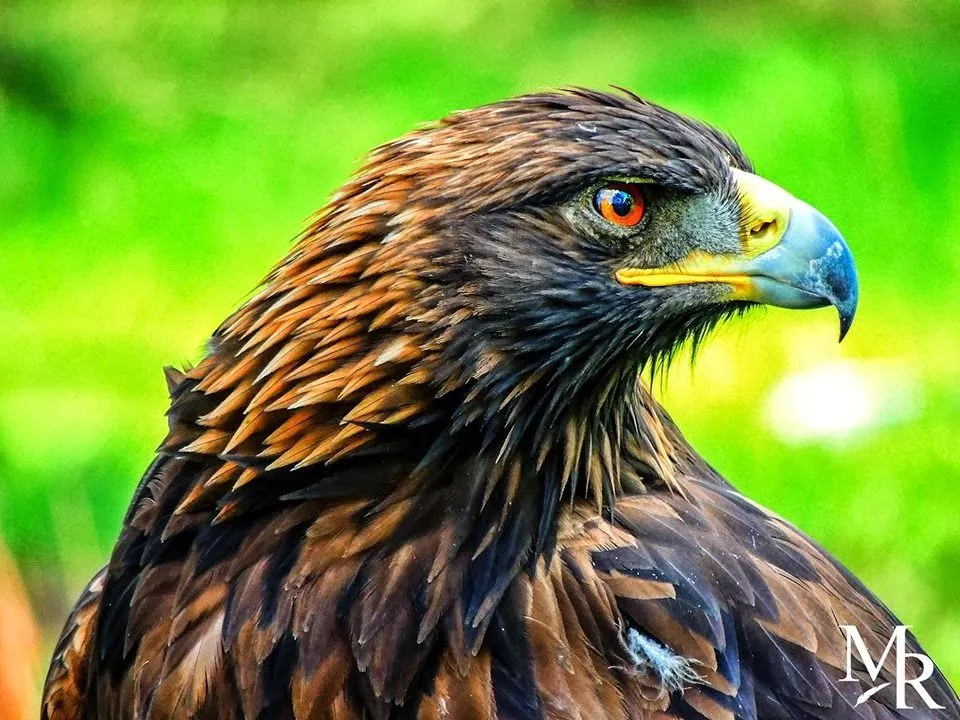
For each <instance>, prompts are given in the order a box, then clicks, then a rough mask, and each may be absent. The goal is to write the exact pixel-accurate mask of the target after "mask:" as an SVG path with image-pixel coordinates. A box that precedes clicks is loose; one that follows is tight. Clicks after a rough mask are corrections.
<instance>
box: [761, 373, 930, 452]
mask: <svg viewBox="0 0 960 720" xmlns="http://www.w3.org/2000/svg"><path fill="white" fill-rule="evenodd" d="M765 406H766V410H765V418H766V421H767V424H768V425H769V426H770V428H771V429H772V430H773V432H774V433H775V434H776V435H777V436H778V437H779V438H780V439H781V440H783V441H785V442H789V443H803V442H829V443H832V442H836V441H842V440H846V439H848V438H851V437H853V436H856V435H862V434H866V433H868V432H869V430H870V429H871V428H877V427H880V426H884V425H891V424H895V423H900V422H903V421H905V420H909V419H911V418H913V417H915V416H916V415H917V414H918V413H919V412H920V406H921V393H920V383H919V380H918V378H917V375H916V373H915V372H914V371H912V369H911V368H910V366H909V365H907V364H906V363H905V362H902V361H899V360H837V361H834V362H830V363H824V364H822V365H817V366H816V367H813V368H811V369H809V370H804V371H801V372H796V373H793V374H792V375H788V376H787V377H786V378H784V379H783V380H782V381H781V382H780V383H779V384H778V385H776V386H775V387H774V388H773V390H772V391H771V392H770V394H769V396H768V397H767V400H766V403H765Z"/></svg>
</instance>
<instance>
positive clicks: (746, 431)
mask: <svg viewBox="0 0 960 720" xmlns="http://www.w3.org/2000/svg"><path fill="white" fill-rule="evenodd" d="M958 37H960V4H958V3H955V2H950V1H949V0H940V1H935V0H926V1H924V2H919V3H918V2H912V1H910V0H875V1H874V2H866V3H859V4H850V5H849V6H846V5H844V6H843V7H841V4H835V3H830V2H826V1H823V2H818V1H816V0H807V1H800V0H796V1H794V2H790V1H787V0H783V1H780V2H772V3H767V4H763V5H762V6H759V7H755V6H754V4H753V3H748V2H733V3H719V2H717V3H692V2H689V3H688V2H682V3H675V2H666V1H663V2H655V3H628V2H602V3H601V2H552V3H548V2H545V1H544V0H534V1H533V2H524V3H513V2H486V3H482V2H476V3H449V2H440V1H439V0H437V1H434V0H413V1H412V2H400V1H399V0H394V1H392V2H391V1H389V0H386V1H384V2H380V1H377V2H343V3H322V4H311V5H308V4H294V3H290V4H275V5H264V4H253V3H249V4H247V3H243V2H233V3H223V4H215V5H200V4H193V3H190V4H174V3H146V2H144V3H136V2H129V1H124V2H120V1H110V0H96V1H92V0H86V1H84V2H57V3H39V2H32V3H20V4H18V3H13V4H10V3H9V2H8V3H5V4H4V7H3V9H0V540H2V543H3V544H5V545H6V546H7V548H8V550H9V553H10V555H11V556H12V558H13V560H14V562H15V564H16V566H17V567H18V568H19V572H20V575H21V577H22V578H23V582H24V585H25V587H26V592H27V597H28V598H29V600H30V603H31V605H32V608H33V610H32V612H33V614H34V616H35V617H36V618H37V621H38V623H39V626H40V628H41V630H42V637H43V639H44V640H43V644H42V645H41V648H42V649H41V651H40V653H41V654H40V659H39V663H40V665H43V666H44V667H45V662H46V653H47V652H48V651H49V643H50V642H52V640H53V639H54V638H55V635H56V633H57V632H58V631H59V627H60V624H61V623H62V621H63V618H64V615H65V613H66V611H67V609H68V607H69V604H70V603H71V602H72V600H73V598H74V596H75V594H76V593H77V592H78V590H79V589H80V587H81V586H82V585H83V584H84V583H85V582H86V580H87V579H88V578H89V576H90V575H91V574H92V573H93V572H94V570H95V569H96V568H98V567H99V566H100V565H101V564H102V563H103V562H104V561H105V560H106V558H107V556H108V553H109V551H110V548H111V546H112V543H113V540H114V538H115V536H116V533H117V530H118V526H119V523H120V519H121V517H122V514H123V512H124V510H125V506H126V503H127V501H128V499H129V497H130V495H131V493H132V490H133V488H134V486H135V484H136V483H137V481H138V479H139V477H140V474H141V472H142V471H143V469H144V468H145V467H146V465H147V464H148V462H149V461H150V459H151V454H152V451H153V448H154V447H155V445H156V444H157V443H158V442H159V440H160V439H161V438H162V436H163V434H164V430H165V421H164V418H163V412H164V409H165V405H166V396H165V391H164V383H163V380H162V377H161V372H160V369H161V367H162V366H163V365H164V364H183V363H185V362H189V361H195V360H196V359H197V358H198V357H199V355H200V351H201V348H202V344H203V342H204V340H205V338H206V337H207V335H208V334H209V332H210V331H211V330H212V329H213V328H214V327H215V326H216V325H217V324H218V322H219V321H220V320H221V319H222V318H223V317H224V316H226V315H227V313H229V312H230V311H231V309H233V308H234V307H236V306H237V304H238V303H239V302H240V301H241V300H242V299H243V298H244V296H245V293H247V292H248V291H250V290H251V289H252V288H253V287H254V286H255V285H256V283H257V282H258V280H259V279H260V278H261V277H262V276H263V275H264V274H265V273H266V271H267V269H268V268H269V266H270V265H271V264H272V263H273V262H274V261H276V260H277V259H279V258H280V257H281V256H282V255H283V253H284V252H285V250H286V249H287V248H288V247H289V244H290V241H291V239H292V238H293V237H294V236H295V235H296V233H297V232H298V231H299V230H300V228H301V227H302V225H303V221H304V220H305V219H306V218H307V216H308V215H309V214H310V213H311V212H312V211H313V210H315V209H316V208H318V207H319V206H320V205H321V204H322V203H323V202H324V199H325V198H326V197H327V196H328V195H329V194H330V193H331V191H332V190H334V189H335V188H336V187H337V186H338V185H339V184H340V183H341V182H342V181H343V180H344V179H345V178H346V177H347V176H348V175H349V173H350V172H351V170H352V169H353V168H356V167H357V163H358V161H359V159H360V158H361V157H362V155H363V154H364V153H365V152H366V151H367V150H368V149H370V148H371V147H373V146H375V145H376V144H378V143H381V142H384V141H387V140H389V139H391V138H393V137H395V136H397V135H399V134H401V133H403V132H405V131H406V130H408V129H410V128H412V127H413V126H415V125H417V124H418V123H422V122H424V121H428V120H431V119H434V118H437V117H440V116H442V115H444V114H445V113H447V112H449V111H451V110H455V109H459V108H465V107H469V106H473V105H477V104H480V103H484V102H490V101H494V100H497V99H500V98H503V97H505V96H508V95H512V94H516V93H520V92H525V91H531V90H536V89H543V88H550V87H556V86H562V85H587V86H591V87H596V88H604V87H606V86H609V85H622V86H624V87H628V88H630V89H632V90H635V91H636V92H638V93H640V94H642V95H645V96H647V97H649V98H651V99H654V100H656V101H658V102H660V103H663V104H666V105H668V106H670V107H672V108H674V109H677V110H680V111H683V112H686V113H690V114H693V115H696V116H698V117H700V118H703V119H706V120H708V121H710V122H712V123H714V124H716V125H719V126H720V127H722V128H724V129H725V130H727V131H729V132H731V133H732V134H734V135H735V136H736V137H737V139H738V140H739V141H740V143H741V144H742V145H743V147H744V148H745V149H746V151H747V153H748V154H749V155H750V156H751V157H752V158H753V160H754V162H755V164H756V166H757V168H758V169H759V171H760V172H761V173H762V174H764V175H766V176H767V177H768V178H770V179H772V180H774V181H775V182H778V183H780V184H781V185H783V186H785V187H787V188H788V189H790V190H791V191H792V192H794V193H795V194H797V195H798V196H800V197H802V198H804V199H806V200H807V201H808V202H810V203H812V204H814V205H815V206H817V207H818V208H820V209H821V210H822V211H824V212H825V213H826V214H827V215H828V216H830V217H831V218H832V219H833V220H834V222H835V223H836V224H837V225H838V226H839V227H840V228H841V229H842V230H843V232H844V233H845V235H846V236H847V239H848V240H849V243H850V245H851V246H852V247H853V250H854V253H855V255H856V257H857V260H858V263H859V269H860V274H861V283H862V295H861V306H860V314H859V317H858V318H857V322H856V323H855V325H854V328H853V331H852V332H851V334H850V336H849V339H848V340H847V341H846V342H845V343H844V344H843V345H842V346H838V345H837V344H836V332H837V327H836V318H835V317H833V316H832V315H831V313H830V312H828V311H820V312H809V313H790V312H787V311H777V310H772V311H769V312H766V313H762V312H761V313H756V314H754V315H753V316H752V317H751V318H749V319H748V320H747V321H745V322H741V323H737V324H735V325H731V326H729V327H728V328H726V329H724V330H722V331H721V332H720V333H719V334H718V336H717V337H715V338H714V339H713V340H712V341H711V342H710V343H708V346H707V347H706V349H705V350H704V351H703V353H702V356H701V357H700V358H699V360H698V362H697V364H696V365H695V366H694V367H693V369H692V370H691V369H690V366H689V364H687V363H684V362H680V363H678V364H677V365H675V367H674V369H673V370H672V372H671V374H670V376H669V378H668V380H667V381H666V383H665V384H664V385H663V386H662V387H660V386H658V392H659V393H660V394H661V395H663V397H664V401H665V402H666V404H667V407H668V408H669V409H670V410H671V412H672V413H673V414H674V415H675V417H676V418H677V420H678V421H679V422H680V424H681V426H682V427H683V428H684V429H685V431H686V432H687V434H688V435H689V436H690V438H691V439H692V441H693V443H694V445H695V446H696V447H698V448H699V449H701V450H702V452H703V453H704V455H705V456H706V457H707V458H708V459H709V460H710V461H711V462H713V463H714V464H715V465H716V466H717V467H718V468H719V469H720V470H721V471H722V472H724V473H725V474H726V475H727V476H728V477H729V478H730V479H732V480H733V481H734V482H735V483H736V484H737V485H738V486H739V487H740V488H742V489H743V490H744V491H746V492H747V493H748V494H750V495H751V496H753V497H754V498H756V499H758V500H759V501H760V502H762V503H764V504H765V505H767V506H769V507H771V508H773V509H774V510H776V511H777V512H778V513H780V514H782V515H784V516H786V517H787V518H789V519H790V520H792V521H794V522H795V523H797V524H798V525H799V526H801V527H802V528H803V529H805V530H806V531H808V532H809V533H810V534H812V535H813V536H814V537H815V538H817V539H818V540H819V541H820V542H821V543H822V544H824V545H825V546H826V547H827V548H829V549H830V550H831V551H832V552H834V553H835V554H836V555H837V556H838V557H839V558H840V559H841V560H842V561H843V562H845V563H846V564H847V565H848V566H849V567H850V568H851V569H852V570H853V571H854V572H855V573H857V574H858V575H859V576H860V577H861V578H862V579H863V580H864V581H865V582H866V583H867V584H868V585H869V586H870V587H871V588H873V589H874V590H875V591H876V592H877V593H878V594H879V595H880V597H881V598H883V599H884V600H885V601H886V602H887V603H888V604H889V605H890V606H891V607H892V608H893V610H894V611H896V612H897V613H898V614H899V615H900V616H901V617H902V618H903V620H904V622H907V623H909V624H911V625H912V626H913V627H914V629H915V631H916V633H917V635H918V636H919V637H920V639H921V642H922V643H923V644H924V645H925V647H926V649H927V650H928V652H929V653H930V654H931V655H932V656H933V657H934V658H935V659H936V660H937V661H938V662H939V663H940V665H941V666H942V668H943V669H944V670H945V672H946V673H947V675H948V676H949V677H951V678H952V679H953V681H954V682H955V683H956V682H960V604H958V600H957V597H958V595H960V543H958V541H960V519H958V517H960V494H958V491H957V489H956V484H957V482H958V481H960V442H958V438H960V432H958V431H960V372H958V359H960V332H958V330H960V290H958V280H960V199H958V198H960V133H958V132H957V118H958V117H960V93H958V90H957V89H958V87H960V43H958V40H957V38H958ZM5 664H6V658H2V657H0V667H2V666H3V665H5Z"/></svg>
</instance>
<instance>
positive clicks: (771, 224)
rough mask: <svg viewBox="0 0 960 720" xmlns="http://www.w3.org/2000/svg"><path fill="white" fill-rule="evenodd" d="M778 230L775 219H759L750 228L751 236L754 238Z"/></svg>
mask: <svg viewBox="0 0 960 720" xmlns="http://www.w3.org/2000/svg"><path fill="white" fill-rule="evenodd" d="M776 230H777V221H776V219H773V220H758V221H757V222H755V223H754V224H753V227H751V228H750V236H751V237H754V238H759V237H761V236H763V235H766V234H767V233H770V232H776Z"/></svg>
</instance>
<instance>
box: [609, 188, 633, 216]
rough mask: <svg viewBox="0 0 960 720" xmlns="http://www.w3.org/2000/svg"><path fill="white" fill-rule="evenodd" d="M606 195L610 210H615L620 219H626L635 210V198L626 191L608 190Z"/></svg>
mask: <svg viewBox="0 0 960 720" xmlns="http://www.w3.org/2000/svg"><path fill="white" fill-rule="evenodd" d="M604 193H605V194H606V196H607V200H608V201H609V203H610V209H611V210H613V212H615V213H616V214H617V216H618V217H626V216H627V215H629V214H630V211H631V210H633V196H632V195H630V193H628V192H627V191H626V190H620V189H615V190H614V189H607V190H605V191H604Z"/></svg>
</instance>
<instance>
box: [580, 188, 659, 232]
mask: <svg viewBox="0 0 960 720" xmlns="http://www.w3.org/2000/svg"><path fill="white" fill-rule="evenodd" d="M593 206H594V208H596V211H597V212H598V213H600V214H601V215H602V216H603V218H604V219H605V220H609V221H610V222H612V223H615V224H616V225H623V226H625V227H632V226H633V225H636V224H637V223H638V222H640V221H641V220H642V219H643V211H644V210H645V209H646V202H645V201H644V199H643V193H641V192H640V188H639V187H637V186H636V185H633V184H630V183H610V184H608V185H604V186H603V187H602V188H600V189H599V190H597V194H596V195H594V196H593Z"/></svg>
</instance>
